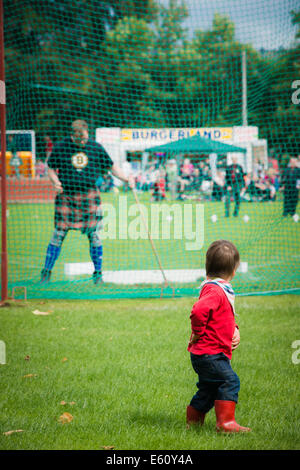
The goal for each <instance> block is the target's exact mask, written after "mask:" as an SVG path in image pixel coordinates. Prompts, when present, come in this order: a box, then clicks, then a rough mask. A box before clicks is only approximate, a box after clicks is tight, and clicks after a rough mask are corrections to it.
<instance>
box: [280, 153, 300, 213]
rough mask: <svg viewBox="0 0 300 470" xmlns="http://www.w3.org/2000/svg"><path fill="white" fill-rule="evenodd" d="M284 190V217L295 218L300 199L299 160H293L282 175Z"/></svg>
mask: <svg viewBox="0 0 300 470" xmlns="http://www.w3.org/2000/svg"><path fill="white" fill-rule="evenodd" d="M282 184H283V186H282V189H283V214H282V215H283V217H286V216H287V215H288V214H290V215H291V216H294V215H295V214H296V207H297V203H298V197H299V189H300V168H299V167H298V163H297V158H293V157H292V158H291V159H290V163H289V166H288V167H287V168H286V169H285V171H284V173H283V175H282Z"/></svg>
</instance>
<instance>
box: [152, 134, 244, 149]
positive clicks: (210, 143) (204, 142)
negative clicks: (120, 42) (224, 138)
mask: <svg viewBox="0 0 300 470" xmlns="http://www.w3.org/2000/svg"><path fill="white" fill-rule="evenodd" d="M145 152H167V153H175V154H176V153H185V152H186V153H208V154H209V153H221V154H222V153H228V152H242V153H245V152H246V149H244V148H242V147H236V146H235V145H229V144H225V143H224V142H219V141H216V140H211V139H208V138H205V137H200V136H198V135H194V136H193V137H188V138H186V139H179V140H176V141H174V142H169V143H168V144H163V145H157V146H155V147H149V148H147V149H145Z"/></svg>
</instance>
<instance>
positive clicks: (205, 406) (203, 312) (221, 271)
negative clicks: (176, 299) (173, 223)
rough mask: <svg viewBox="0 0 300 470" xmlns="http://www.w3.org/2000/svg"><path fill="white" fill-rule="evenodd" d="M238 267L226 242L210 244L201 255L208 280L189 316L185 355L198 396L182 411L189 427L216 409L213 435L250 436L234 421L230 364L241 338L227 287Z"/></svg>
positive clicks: (235, 385) (234, 380) (235, 387)
mask: <svg viewBox="0 0 300 470" xmlns="http://www.w3.org/2000/svg"><path fill="white" fill-rule="evenodd" d="M239 261H240V256H239V252H238V250H237V248H236V247H235V246H234V245H233V243H231V242H229V241H227V240H217V241H215V242H213V243H212V244H211V245H210V247H209V248H208V250H207V253H206V275H207V279H206V281H204V282H203V283H202V284H201V292H200V296H199V300H198V301H197V302H196V303H195V305H194V306H193V309H192V313H191V315H190V319H191V327H192V334H191V338H190V342H189V346H188V351H189V352H190V354H191V362H192V366H193V368H194V370H195V372H196V373H197V374H198V383H197V387H198V391H197V392H196V394H195V395H194V396H193V398H192V400H191V402H190V405H189V406H188V407H187V410H186V418H187V425H188V426H189V425H190V424H195V423H196V424H197V423H199V424H203V422H204V418H205V414H206V413H207V412H208V411H209V410H210V409H211V408H213V407H215V413H216V418H217V425H216V427H217V431H225V432H246V431H250V429H249V428H246V427H243V426H240V425H239V424H237V423H236V421H235V406H236V403H237V401H238V392H239V390H240V380H239V377H238V376H237V374H236V373H235V372H234V371H233V370H232V367H231V364H230V359H231V356H232V350H233V349H236V348H237V347H238V345H239V341H240V336H239V330H238V326H237V324H236V322H235V311H234V292H233V290H232V287H231V284H230V283H229V281H231V279H232V278H233V277H234V275H235V272H236V270H237V268H238V265H239Z"/></svg>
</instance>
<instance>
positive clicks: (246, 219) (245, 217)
mask: <svg viewBox="0 0 300 470" xmlns="http://www.w3.org/2000/svg"><path fill="white" fill-rule="evenodd" d="M249 220H250V217H249V215H247V214H246V215H244V217H243V221H244V222H245V224H247V223H248V222H249Z"/></svg>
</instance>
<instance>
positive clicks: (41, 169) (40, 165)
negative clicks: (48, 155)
mask: <svg viewBox="0 0 300 470" xmlns="http://www.w3.org/2000/svg"><path fill="white" fill-rule="evenodd" d="M45 175H46V164H45V162H43V160H37V162H36V165H35V176H36V177H37V178H44V176H45Z"/></svg>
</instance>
